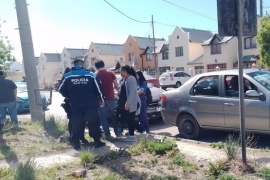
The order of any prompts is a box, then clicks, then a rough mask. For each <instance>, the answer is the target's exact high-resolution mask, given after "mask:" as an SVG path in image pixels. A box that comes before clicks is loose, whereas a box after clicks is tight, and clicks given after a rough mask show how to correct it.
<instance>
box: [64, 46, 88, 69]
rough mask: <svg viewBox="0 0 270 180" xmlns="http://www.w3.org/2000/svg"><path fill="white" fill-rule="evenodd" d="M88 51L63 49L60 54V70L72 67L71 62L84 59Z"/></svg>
mask: <svg viewBox="0 0 270 180" xmlns="http://www.w3.org/2000/svg"><path fill="white" fill-rule="evenodd" d="M87 51H88V49H76V48H65V47H64V49H63V51H62V53H61V60H62V69H63V70H65V69H66V68H67V67H69V68H70V67H73V61H74V59H76V58H83V59H84V58H85V56H86V54H87Z"/></svg>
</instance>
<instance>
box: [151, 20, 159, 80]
mask: <svg viewBox="0 0 270 180" xmlns="http://www.w3.org/2000/svg"><path fill="white" fill-rule="evenodd" d="M152 29H153V43H154V61H155V68H156V72H155V74H156V78H158V77H159V66H158V58H157V55H156V39H155V28H154V17H153V15H152Z"/></svg>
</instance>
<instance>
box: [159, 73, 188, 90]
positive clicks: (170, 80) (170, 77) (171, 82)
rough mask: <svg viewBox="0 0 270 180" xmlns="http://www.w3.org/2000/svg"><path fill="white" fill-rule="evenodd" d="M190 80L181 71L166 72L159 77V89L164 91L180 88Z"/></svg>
mask: <svg viewBox="0 0 270 180" xmlns="http://www.w3.org/2000/svg"><path fill="white" fill-rule="evenodd" d="M189 79H190V75H189V74H187V73H185V72H183V71H166V72H164V73H162V74H161V75H160V77H159V84H160V87H162V88H163V89H166V88H167V87H176V88H178V87H180V86H181V85H182V84H184V83H185V82H186V81H188V80H189Z"/></svg>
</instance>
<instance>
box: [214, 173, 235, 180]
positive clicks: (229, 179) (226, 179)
mask: <svg viewBox="0 0 270 180" xmlns="http://www.w3.org/2000/svg"><path fill="white" fill-rule="evenodd" d="M218 179H219V180H237V179H236V177H234V176H233V175H230V174H221V175H220V176H219V177H218Z"/></svg>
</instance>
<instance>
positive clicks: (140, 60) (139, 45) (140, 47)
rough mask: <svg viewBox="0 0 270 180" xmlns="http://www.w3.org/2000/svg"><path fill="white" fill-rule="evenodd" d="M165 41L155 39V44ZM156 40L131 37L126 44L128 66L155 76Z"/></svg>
mask: <svg viewBox="0 0 270 180" xmlns="http://www.w3.org/2000/svg"><path fill="white" fill-rule="evenodd" d="M158 41H164V39H160V38H155V42H158ZM154 51H155V50H154V40H153V38H150V37H147V38H146V37H136V36H131V35H129V36H128V38H127V40H126V42H125V43H124V53H125V60H126V64H127V65H131V66H133V67H134V68H135V69H138V70H143V71H146V72H148V73H149V74H151V75H154V72H155V69H156V62H155V61H154V58H155V57H156V56H155V54H154Z"/></svg>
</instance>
